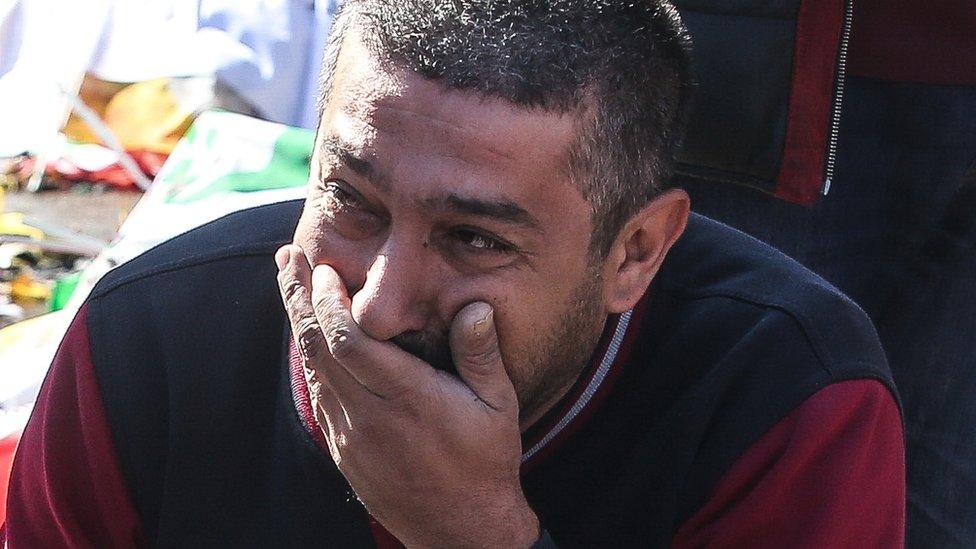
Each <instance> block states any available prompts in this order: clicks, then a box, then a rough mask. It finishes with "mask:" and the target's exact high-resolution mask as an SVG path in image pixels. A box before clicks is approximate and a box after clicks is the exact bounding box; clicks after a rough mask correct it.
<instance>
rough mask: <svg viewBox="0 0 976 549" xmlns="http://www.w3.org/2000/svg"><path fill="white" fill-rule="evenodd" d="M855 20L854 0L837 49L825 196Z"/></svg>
mask: <svg viewBox="0 0 976 549" xmlns="http://www.w3.org/2000/svg"><path fill="white" fill-rule="evenodd" d="M853 20H854V0H846V1H845V2H844V24H843V27H842V28H841V35H840V46H839V47H838V49H837V77H836V78H835V79H834V102H833V108H832V109H831V112H830V133H829V135H828V137H827V162H826V164H825V166H824V184H823V190H822V192H823V195H824V196H827V193H829V192H830V184H831V181H832V180H833V178H834V169H835V167H836V164H837V140H838V138H839V136H840V112H841V108H842V106H843V103H844V82H845V81H846V79H847V47H848V44H849V42H850V40H851V24H852V23H853Z"/></svg>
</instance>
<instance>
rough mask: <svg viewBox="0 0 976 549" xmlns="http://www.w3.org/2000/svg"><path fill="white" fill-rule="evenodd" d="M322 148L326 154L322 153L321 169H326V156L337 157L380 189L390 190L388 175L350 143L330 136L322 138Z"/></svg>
mask: <svg viewBox="0 0 976 549" xmlns="http://www.w3.org/2000/svg"><path fill="white" fill-rule="evenodd" d="M322 148H323V150H324V151H325V153H326V154H325V155H322V156H321V157H320V159H319V170H320V171H325V170H324V167H325V158H326V156H328V157H331V158H335V159H336V160H338V161H339V162H341V163H342V164H344V165H345V166H347V167H348V168H349V169H350V170H352V171H353V172H354V173H356V174H357V175H359V176H362V177H364V178H366V179H368V180H369V181H370V182H371V183H373V184H374V185H376V186H377V187H379V188H380V190H383V191H388V190H389V188H390V185H389V182H388V179H387V177H386V175H385V174H383V173H380V171H379V170H377V169H376V167H375V166H373V164H372V163H371V162H370V161H369V160H367V159H365V158H362V157H360V156H357V155H356V153H354V152H353V148H352V147H351V146H350V145H349V144H348V143H346V142H344V141H342V140H341V139H339V138H337V137H335V136H330V137H326V138H324V139H323V140H322Z"/></svg>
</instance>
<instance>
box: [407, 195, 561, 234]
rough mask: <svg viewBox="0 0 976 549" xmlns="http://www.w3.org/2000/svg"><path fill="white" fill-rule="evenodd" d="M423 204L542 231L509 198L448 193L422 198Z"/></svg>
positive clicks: (536, 222)
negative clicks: (486, 197) (487, 197)
mask: <svg viewBox="0 0 976 549" xmlns="http://www.w3.org/2000/svg"><path fill="white" fill-rule="evenodd" d="M422 202H423V204H424V205H425V206H428V207H430V208H437V209H442V210H448V211H452V212H455V213H460V214H465V215H473V216H477V217H485V218H489V219H493V220H495V221H501V222H503V223H508V224H512V225H520V226H522V227H525V228H527V229H534V230H536V231H539V232H542V229H541V226H540V225H539V222H538V221H537V220H536V219H535V217H533V216H532V214H530V213H529V212H528V211H526V210H525V209H524V208H522V207H521V206H519V205H518V204H516V203H514V202H512V201H510V200H485V199H482V198H474V197H468V196H461V195H459V194H455V193H449V194H446V195H444V196H440V197H435V198H427V199H424V200H422Z"/></svg>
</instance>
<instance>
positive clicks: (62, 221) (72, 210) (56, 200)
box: [4, 190, 142, 242]
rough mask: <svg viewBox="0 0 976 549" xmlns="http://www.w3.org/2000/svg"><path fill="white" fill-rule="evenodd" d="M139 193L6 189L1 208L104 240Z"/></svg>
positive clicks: (108, 236) (133, 203) (129, 208)
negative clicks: (36, 191) (32, 191)
mask: <svg viewBox="0 0 976 549" xmlns="http://www.w3.org/2000/svg"><path fill="white" fill-rule="evenodd" d="M141 197H142V194H140V193H134V192H87V193H81V192H78V191H73V190H69V191H43V192H39V193H29V192H25V191H19V192H7V193H6V194H5V195H4V199H5V205H4V211H7V212H21V213H23V214H24V215H25V216H26V217H27V218H28V219H36V220H38V221H40V222H42V223H45V224H52V225H56V226H59V227H63V228H65V229H68V230H71V231H74V232H78V233H81V234H83V235H86V236H91V237H94V238H98V239H99V240H104V241H106V242H108V241H109V240H111V239H112V237H113V236H114V235H115V232H116V231H117V230H118V228H119V225H121V224H122V220H123V219H125V216H126V215H127V214H128V213H129V211H130V210H131V209H132V207H133V206H134V205H135V203H136V201H138V200H139V198H141Z"/></svg>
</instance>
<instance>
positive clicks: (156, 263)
mask: <svg viewBox="0 0 976 549" xmlns="http://www.w3.org/2000/svg"><path fill="white" fill-rule="evenodd" d="M301 207H302V201H301V200H291V201H287V202H278V203H274V204H267V205H263V206H257V207H254V208H248V209H246V210H241V211H237V212H234V213H231V214H228V215H226V216H224V217H221V218H219V219H217V220H215V221H212V222H210V223H207V224H205V225H202V226H200V227H197V228H195V229H193V230H190V231H188V232H186V233H183V234H181V235H179V236H176V237H174V238H172V239H170V240H167V241H165V242H163V243H161V244H159V245H158V246H156V247H154V248H152V249H150V250H148V251H146V252H145V253H143V254H141V255H139V256H137V257H135V258H134V259H132V260H131V261H128V262H126V263H123V264H122V265H120V266H118V267H116V268H115V269H112V270H111V271H109V272H108V273H107V274H106V275H105V276H104V277H103V278H102V279H101V281H99V283H98V285H97V286H96V287H95V289H94V290H93V291H92V298H95V299H97V298H99V297H101V296H103V295H105V294H108V293H110V292H112V291H114V290H117V289H118V288H120V287H124V286H127V285H130V284H133V283H137V282H140V281H146V280H151V279H153V278H154V277H157V276H161V275H174V274H175V275H177V276H179V275H180V274H181V273H186V272H187V271H192V270H193V269H194V268H196V267H206V266H212V265H215V264H220V263H224V264H227V265H228V266H231V265H232V264H233V263H234V261H235V260H244V259H246V258H255V257H269V258H270V257H271V256H272V255H273V254H274V252H275V250H277V249H278V248H279V247H280V246H282V245H284V244H286V243H287V242H290V241H291V239H292V236H293V234H294V231H295V225H296V223H297V221H298V216H299V215H300V213H301Z"/></svg>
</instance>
